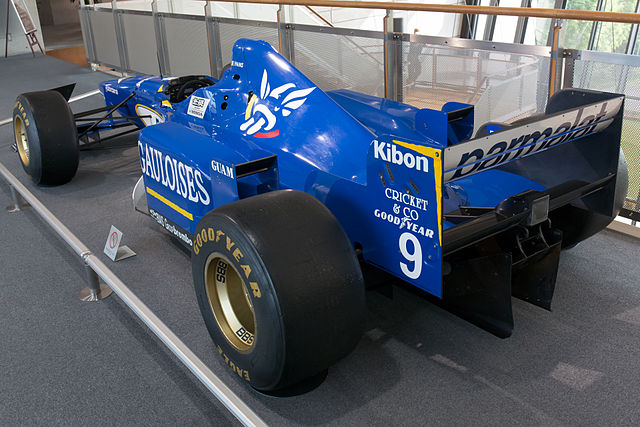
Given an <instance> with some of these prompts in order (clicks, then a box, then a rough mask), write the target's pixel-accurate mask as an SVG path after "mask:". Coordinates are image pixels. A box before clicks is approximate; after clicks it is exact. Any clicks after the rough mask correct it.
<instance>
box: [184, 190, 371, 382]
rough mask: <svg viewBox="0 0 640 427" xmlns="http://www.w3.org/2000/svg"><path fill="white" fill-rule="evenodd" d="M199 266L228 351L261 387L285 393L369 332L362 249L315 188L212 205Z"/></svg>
mask: <svg viewBox="0 0 640 427" xmlns="http://www.w3.org/2000/svg"><path fill="white" fill-rule="evenodd" d="M192 269H193V278H194V284H195V289H196V294H197V297H198V304H199V306H200V311H201V312H202V316H203V319H204V321H205V324H206V326H207V329H208V330H209V333H210V334H211V337H212V339H213V341H214V342H215V344H216V345H217V350H218V353H219V354H220V356H221V357H222V359H223V361H224V363H225V364H226V365H227V366H228V367H229V368H230V369H232V370H233V372H234V373H236V374H237V375H238V376H239V377H240V378H242V379H244V380H245V381H247V382H248V383H249V384H250V385H251V386H252V387H254V388H255V389H258V390H261V391H267V392H269V391H276V390H281V389H283V388H287V387H289V386H292V385H295V384H297V383H299V382H301V381H303V380H305V379H308V378H311V377H313V376H315V375H317V374H319V373H321V372H323V371H325V370H326V369H327V368H328V367H329V366H330V365H332V364H333V363H335V362H336V361H338V360H339V359H341V358H342V357H344V356H345V355H347V354H348V353H349V352H351V350H353V348H354V347H355V346H356V344H357V343H358V341H359V339H360V337H361V335H362V332H363V329H364V311H365V298H364V283H363V280H362V273H361V271H360V267H359V264H358V260H357V258H356V256H355V252H354V250H353V248H352V247H351V243H350V241H349V239H348V238H347V236H346V234H345V233H344V231H343V230H342V227H341V226H340V224H339V223H338V222H337V220H336V219H335V218H334V217H333V215H332V214H331V212H329V210H328V209H327V208H326V207H325V206H324V205H322V204H321V203H320V202H319V201H318V200H316V199H315V198H313V197H312V196H310V195H308V194H306V193H303V192H299V191H291V190H286V191H276V192H272V193H266V194H262V195H259V196H254V197H250V198H247V199H244V200H240V201H237V202H234V203H230V204H228V205H224V206H221V207H219V208H217V209H215V210H214V211H212V212H210V213H209V214H207V215H206V216H205V217H203V218H202V220H201V221H200V223H199V224H198V227H197V229H196V233H195V234H194V243H193V252H192Z"/></svg>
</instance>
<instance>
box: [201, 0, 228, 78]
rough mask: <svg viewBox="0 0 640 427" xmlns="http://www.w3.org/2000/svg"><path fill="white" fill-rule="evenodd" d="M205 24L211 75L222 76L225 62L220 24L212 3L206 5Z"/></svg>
mask: <svg viewBox="0 0 640 427" xmlns="http://www.w3.org/2000/svg"><path fill="white" fill-rule="evenodd" d="M204 16H205V18H204V19H205V25H206V28H207V48H208V49H209V67H210V68H211V76H212V77H215V78H220V77H221V74H222V69H223V68H224V66H225V64H223V63H222V47H221V45H220V26H219V25H218V21H217V20H216V18H214V17H213V9H212V3H211V2H210V1H208V2H207V3H206V4H205V6H204Z"/></svg>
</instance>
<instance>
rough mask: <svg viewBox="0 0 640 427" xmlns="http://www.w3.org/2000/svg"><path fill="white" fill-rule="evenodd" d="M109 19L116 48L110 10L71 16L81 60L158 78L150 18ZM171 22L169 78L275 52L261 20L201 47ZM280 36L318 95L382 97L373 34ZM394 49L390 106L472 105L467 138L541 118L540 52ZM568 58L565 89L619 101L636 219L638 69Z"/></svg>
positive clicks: (180, 19)
mask: <svg viewBox="0 0 640 427" xmlns="http://www.w3.org/2000/svg"><path fill="white" fill-rule="evenodd" d="M117 13H118V17H119V18H120V22H121V24H122V25H121V27H122V28H121V30H122V40H118V35H117V31H116V27H115V25H114V14H113V12H112V11H111V10H110V9H102V10H99V9H94V8H86V9H85V10H84V15H82V14H81V15H82V16H83V26H82V28H83V35H84V37H85V44H87V43H89V45H88V46H87V54H88V57H89V59H90V60H92V61H95V62H97V63H99V64H102V65H108V66H113V67H115V68H120V66H119V65H120V64H121V60H120V53H119V48H118V45H119V43H120V45H121V46H122V47H123V52H124V54H125V60H127V61H126V62H128V70H127V71H133V72H144V73H158V71H159V69H158V56H157V55H158V47H157V46H156V40H157V38H156V32H155V30H156V28H155V26H154V17H153V16H152V14H151V13H149V12H140V11H118V12H117ZM171 15H172V16H167V14H161V15H159V16H158V17H157V19H159V20H160V24H161V25H159V28H161V29H162V30H163V31H162V33H161V35H162V37H160V36H158V37H160V40H161V42H162V43H163V44H164V47H165V51H164V52H163V54H164V58H165V63H166V65H167V66H168V69H169V70H168V71H169V72H170V73H171V74H172V75H186V74H209V73H210V69H211V61H214V62H215V63H216V64H218V66H224V65H226V64H228V63H230V62H231V54H232V48H233V45H234V43H235V42H236V40H237V39H239V38H250V39H258V40H265V41H267V42H268V43H270V44H271V45H272V46H274V47H275V48H276V49H278V48H279V43H278V28H277V25H276V24H275V23H274V22H269V21H268V20H265V21H248V20H235V19H228V18H219V17H216V18H213V19H214V21H213V25H214V27H215V28H216V29H215V31H214V32H215V37H214V39H213V40H211V39H209V38H208V37H207V26H206V23H205V21H204V17H202V16H191V15H178V14H171ZM274 16H275V15H274ZM88 31H90V32H91V34H88ZM285 31H287V32H288V33H287V37H290V41H291V46H292V59H293V62H294V64H295V65H296V67H297V68H298V69H300V70H301V71H302V72H303V73H304V74H305V75H306V76H307V77H309V78H310V79H311V80H312V81H313V82H314V83H316V84H317V85H318V86H319V87H320V88H321V89H323V90H333V89H341V88H347V89H351V90H355V91H359V92H363V93H367V94H371V95H377V96H384V89H385V88H384V69H385V67H384V64H385V59H384V41H383V34H382V32H373V31H359V30H348V29H344V28H327V27H319V26H310V25H300V24H296V25H293V26H292V27H287V28H286V30H285ZM405 36H407V35H405ZM287 39H289V38H287ZM401 40H402V41H401V42H399V44H400V45H401V53H402V56H401V58H402V63H401V72H402V78H401V85H400V86H401V94H399V96H401V98H402V100H403V101H404V102H406V103H408V104H411V105H414V106H416V107H420V108H425V107H427V108H435V109H440V108H441V107H442V105H443V104H444V103H446V102H449V101H458V102H463V103H468V104H472V105H475V126H476V128H477V127H479V126H480V125H481V124H483V123H486V122H488V121H498V122H510V121H513V120H516V119H518V118H520V117H522V116H526V115H529V114H531V113H533V112H536V111H543V110H544V107H545V106H546V100H547V95H548V93H549V88H548V84H549V62H550V58H549V54H548V51H546V52H545V51H544V50H531V49H524V48H523V47H522V46H518V45H508V44H504V45H502V46H498V47H497V48H496V46H495V45H487V44H486V43H487V42H482V41H479V42H473V43H475V44H463V45H457V46H447V45H445V43H446V41H445V42H442V41H440V42H439V41H438V40H435V38H431V39H429V38H428V37H425V36H411V37H410V38H409V36H407V38H403V39H401ZM409 40H411V41H409ZM441 42H442V44H439V43H441ZM209 43H212V44H211V46H215V49H216V50H215V53H216V55H219V56H218V57H217V58H209V51H210V49H209V46H210V45H209ZM482 43H485V44H482ZM218 46H219V48H220V52H218V51H217V47H218ZM394 46H396V45H394ZM460 46H462V47H460ZM573 53H575V54H574V55H572V56H571V57H570V58H569V59H565V61H570V64H572V65H573V68H571V69H572V70H573V73H572V74H571V73H568V72H565V82H564V85H565V86H568V87H571V86H573V87H578V88H586V89H594V90H601V91H608V92H617V93H624V94H625V95H626V104H625V116H624V123H623V135H622V149H623V151H624V154H625V156H626V158H627V163H628V166H629V191H628V197H627V201H628V202H627V204H626V207H627V209H631V210H633V211H636V212H640V145H639V144H638V136H639V135H640V60H637V58H636V57H632V56H628V55H620V54H606V53H597V52H588V51H573ZM571 58H575V59H571ZM633 59H636V60H633ZM220 62H221V64H220ZM392 62H393V61H392ZM567 70H568V69H567ZM567 70H565V71H567Z"/></svg>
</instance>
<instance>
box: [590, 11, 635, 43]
mask: <svg viewBox="0 0 640 427" xmlns="http://www.w3.org/2000/svg"><path fill="white" fill-rule="evenodd" d="M636 1H637V0H605V2H604V5H603V8H602V10H604V11H607V12H634V11H635V9H636ZM630 31H631V24H619V23H613V22H601V23H600V24H599V25H598V31H597V32H596V42H595V45H594V49H595V50H600V51H603V52H616V53H624V52H625V51H626V49H627V42H628V40H629V32H630Z"/></svg>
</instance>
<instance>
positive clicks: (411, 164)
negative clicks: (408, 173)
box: [373, 140, 429, 172]
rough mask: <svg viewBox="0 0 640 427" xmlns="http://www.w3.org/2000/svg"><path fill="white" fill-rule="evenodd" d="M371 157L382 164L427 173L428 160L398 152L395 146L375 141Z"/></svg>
mask: <svg viewBox="0 0 640 427" xmlns="http://www.w3.org/2000/svg"><path fill="white" fill-rule="evenodd" d="M373 156H374V157H375V158H376V159H380V160H382V161H383V162H389V163H393V164H396V165H403V166H405V167H407V168H409V169H416V170H419V171H422V172H429V160H428V158H427V157H425V156H416V155H415V154H413V153H406V152H404V151H400V150H398V147H397V146H396V145H395V144H390V143H388V142H380V141H377V140H376V141H373Z"/></svg>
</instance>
